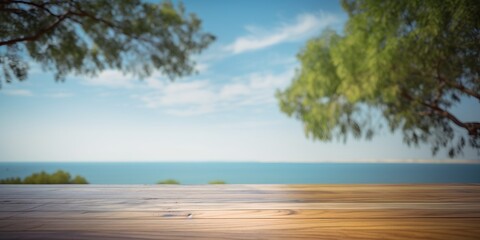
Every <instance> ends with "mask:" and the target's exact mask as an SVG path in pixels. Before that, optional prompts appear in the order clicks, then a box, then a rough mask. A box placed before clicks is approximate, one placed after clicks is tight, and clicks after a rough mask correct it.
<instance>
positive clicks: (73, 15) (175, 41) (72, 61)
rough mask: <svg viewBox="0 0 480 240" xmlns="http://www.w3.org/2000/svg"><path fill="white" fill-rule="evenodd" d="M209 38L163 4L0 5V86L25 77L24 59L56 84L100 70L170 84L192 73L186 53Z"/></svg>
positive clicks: (62, 0) (180, 10) (135, 0)
mask: <svg viewBox="0 0 480 240" xmlns="http://www.w3.org/2000/svg"><path fill="white" fill-rule="evenodd" d="M213 40H214V37H213V36H212V35H210V34H208V33H203V32H201V21H200V20H199V19H198V18H197V17H196V16H195V15H194V14H189V15H186V14H185V10H184V7H183V5H181V4H179V5H178V7H175V6H174V5H173V4H172V3H171V2H169V1H166V2H163V3H161V4H152V3H145V2H142V1H141V0H129V1H126V0H122V1H109V0H96V1H80V0H37V1H33V0H18V1H17V0H0V69H1V70H0V71H2V72H3V74H0V84H2V83H3V82H7V83H10V82H12V81H13V80H14V79H18V80H24V79H26V78H27V73H28V61H27V60H26V59H27V56H29V57H30V59H31V60H32V61H34V62H37V63H39V64H40V65H41V66H42V67H43V68H44V69H45V70H53V71H54V72H55V78H56V79H57V80H63V79H64V77H65V75H66V74H68V73H74V74H85V75H95V74H96V73H98V72H100V71H102V70H105V69H117V70H121V71H123V72H125V73H132V74H134V75H137V76H139V77H144V76H148V75H150V74H151V73H152V71H153V70H156V69H157V70H161V71H162V72H163V73H164V74H166V75H168V76H169V77H170V78H171V79H173V78H174V77H178V76H183V75H186V74H191V73H193V72H194V62H193V60H192V59H191V55H192V54H197V53H199V52H200V51H201V50H202V49H204V48H206V47H207V46H208V45H209V44H210V43H211V42H212V41H213Z"/></svg>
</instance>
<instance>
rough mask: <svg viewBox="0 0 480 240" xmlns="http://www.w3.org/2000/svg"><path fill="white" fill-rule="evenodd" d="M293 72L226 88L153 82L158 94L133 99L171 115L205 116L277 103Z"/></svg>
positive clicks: (245, 79) (262, 75)
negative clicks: (278, 93)
mask: <svg viewBox="0 0 480 240" xmlns="http://www.w3.org/2000/svg"><path fill="white" fill-rule="evenodd" d="M293 72H294V71H293V68H292V69H289V70H286V71H284V72H281V73H271V72H257V73H251V74H247V75H245V76H241V77H236V78H233V79H230V81H226V83H225V84H213V83H212V82H211V81H209V80H193V81H189V82H174V83H169V82H165V81H160V80H155V79H152V78H150V79H148V80H147V84H149V86H150V87H151V88H152V89H155V90H154V91H152V92H150V93H147V94H142V95H134V96H133V97H134V98H136V99H139V100H141V101H142V102H143V103H144V104H145V106H146V107H148V108H164V110H165V113H167V114H170V115H176V116H192V115H201V114H206V113H211V112H217V111H224V110H227V109H228V110H231V109H234V108H237V107H242V106H249V105H255V106H258V105H262V104H270V103H274V102H275V99H274V92H275V89H277V88H281V87H284V86H285V85H286V84H287V83H288V82H289V81H290V79H291V78H292V76H293Z"/></svg>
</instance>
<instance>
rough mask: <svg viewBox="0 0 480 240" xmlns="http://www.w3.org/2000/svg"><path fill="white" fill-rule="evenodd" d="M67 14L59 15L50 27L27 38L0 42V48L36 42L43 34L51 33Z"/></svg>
mask: <svg viewBox="0 0 480 240" xmlns="http://www.w3.org/2000/svg"><path fill="white" fill-rule="evenodd" d="M69 14H70V12H67V13H65V14H64V15H61V16H60V17H59V18H58V19H57V21H55V22H54V23H53V24H52V25H50V26H49V27H47V28H44V29H41V30H40V31H38V32H37V33H35V34H34V35H31V36H27V37H21V38H15V39H10V40H7V41H2V42H0V46H4V45H12V44H16V43H18V42H28V41H35V40H37V39H38V38H39V37H41V36H42V35H43V34H45V33H47V32H49V31H51V30H52V29H54V28H55V27H56V26H58V24H60V23H61V22H62V21H63V20H65V19H66V18H67V16H68V15H69Z"/></svg>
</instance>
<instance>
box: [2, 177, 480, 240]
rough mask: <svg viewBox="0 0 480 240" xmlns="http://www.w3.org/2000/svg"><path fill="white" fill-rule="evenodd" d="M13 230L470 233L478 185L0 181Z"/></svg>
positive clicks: (300, 235)
mask: <svg viewBox="0 0 480 240" xmlns="http://www.w3.org/2000/svg"><path fill="white" fill-rule="evenodd" d="M12 238H15V239H95V238H102V239H130V238H136V239H479V238H480V185H478V184H470V185H343V184H342V185H180V186H171V185H83V186H82V185H1V186H0V239H12Z"/></svg>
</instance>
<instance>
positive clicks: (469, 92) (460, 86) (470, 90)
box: [447, 82, 480, 100]
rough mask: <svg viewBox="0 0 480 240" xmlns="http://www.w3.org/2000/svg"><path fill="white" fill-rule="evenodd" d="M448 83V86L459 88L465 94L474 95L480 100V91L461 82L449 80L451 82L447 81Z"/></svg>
mask: <svg viewBox="0 0 480 240" xmlns="http://www.w3.org/2000/svg"><path fill="white" fill-rule="evenodd" d="M447 84H448V86H450V87H453V88H455V89H457V90H459V91H460V92H463V93H465V94H467V95H470V96H472V97H474V98H476V99H478V100H480V93H478V92H475V91H473V90H472V89H469V88H467V87H465V86H463V85H462V84H460V83H450V82H449V83H447Z"/></svg>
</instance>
